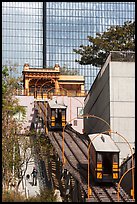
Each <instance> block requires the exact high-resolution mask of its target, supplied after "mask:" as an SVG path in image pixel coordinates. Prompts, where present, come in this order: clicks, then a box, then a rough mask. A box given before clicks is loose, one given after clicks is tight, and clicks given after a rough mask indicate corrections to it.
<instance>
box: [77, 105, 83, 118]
mask: <svg viewBox="0 0 137 204" xmlns="http://www.w3.org/2000/svg"><path fill="white" fill-rule="evenodd" d="M82 115H83V108H82V107H77V117H78V118H83V117H82Z"/></svg>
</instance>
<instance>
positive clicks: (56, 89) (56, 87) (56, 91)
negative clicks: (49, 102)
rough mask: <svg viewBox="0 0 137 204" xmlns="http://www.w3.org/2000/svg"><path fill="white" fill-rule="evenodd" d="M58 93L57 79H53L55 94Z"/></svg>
mask: <svg viewBox="0 0 137 204" xmlns="http://www.w3.org/2000/svg"><path fill="white" fill-rule="evenodd" d="M58 93H59V82H58V80H57V79H55V94H58Z"/></svg>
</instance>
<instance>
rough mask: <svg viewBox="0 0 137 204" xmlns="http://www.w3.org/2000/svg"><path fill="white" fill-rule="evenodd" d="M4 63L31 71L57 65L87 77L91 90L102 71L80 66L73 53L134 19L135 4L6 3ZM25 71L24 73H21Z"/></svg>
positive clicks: (86, 85)
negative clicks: (9, 62) (8, 62)
mask: <svg viewBox="0 0 137 204" xmlns="http://www.w3.org/2000/svg"><path fill="white" fill-rule="evenodd" d="M2 7H3V8H2V32H3V62H6V60H11V61H12V63H13V62H14V63H17V64H19V65H21V69H22V67H23V64H24V63H25V62H28V63H29V64H30V66H31V67H42V66H44V67H46V66H47V67H53V66H54V64H55V63H58V64H59V65H60V66H61V67H62V66H65V67H67V68H69V69H72V70H74V69H75V70H77V71H78V73H79V74H80V75H84V76H85V89H87V90H89V88H90V87H91V85H92V83H93V81H94V79H95V77H96V75H97V73H98V70H99V68H96V67H93V66H92V65H79V64H78V63H76V62H75V59H79V57H80V56H79V55H77V54H76V53H74V52H73V49H78V48H79V46H80V45H81V44H83V45H88V44H89V45H90V43H89V42H88V40H87V36H88V35H89V36H93V37H95V36H96V32H100V33H101V32H103V31H105V30H106V29H107V28H109V27H110V26H111V25H123V23H124V22H125V21H128V20H131V21H133V20H134V19H135V2H44V3H43V2H3V3H2ZM21 71H22V70H21Z"/></svg>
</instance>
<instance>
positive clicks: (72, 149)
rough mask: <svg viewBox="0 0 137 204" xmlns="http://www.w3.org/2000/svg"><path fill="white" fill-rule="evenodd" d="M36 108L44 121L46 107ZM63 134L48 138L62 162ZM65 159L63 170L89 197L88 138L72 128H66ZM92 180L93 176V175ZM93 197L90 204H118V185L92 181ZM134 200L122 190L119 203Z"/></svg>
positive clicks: (59, 132)
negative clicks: (65, 170)
mask: <svg viewBox="0 0 137 204" xmlns="http://www.w3.org/2000/svg"><path fill="white" fill-rule="evenodd" d="M36 106H37V107H38V108H40V110H41V112H42V113H41V116H42V118H43V119H44V114H45V106H44V104H42V103H39V104H38V103H37V104H36ZM62 136H63V134H62V132H61V131H49V133H48V137H49V139H50V141H51V143H52V145H53V147H54V148H55V150H56V152H57V154H58V156H59V158H60V160H61V161H62V158H63V155H62V154H63V152H62V142H63V137H62ZM64 157H65V163H64V164H63V168H64V169H67V170H68V171H69V172H70V174H71V175H72V176H73V177H74V178H75V179H76V180H77V181H78V182H79V184H80V185H81V187H82V188H83V190H84V192H85V194H86V195H88V184H87V180H88V178H87V177H88V138H86V136H85V135H82V134H80V133H78V132H76V131H75V130H74V129H73V128H71V127H70V126H68V127H67V126H66V128H65V131H64ZM91 178H92V175H91ZM90 188H91V189H92V195H91V197H90V202H118V197H117V183H116V184H113V185H111V186H110V185H104V184H100V185H96V184H95V183H94V181H93V180H92V184H91V185H90ZM131 201H133V200H132V199H130V198H129V196H128V195H127V194H126V193H125V191H124V190H123V189H122V188H120V193H119V202H131Z"/></svg>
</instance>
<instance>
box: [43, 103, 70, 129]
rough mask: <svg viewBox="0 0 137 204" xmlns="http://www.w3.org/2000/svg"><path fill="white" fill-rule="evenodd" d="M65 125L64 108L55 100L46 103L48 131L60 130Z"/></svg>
mask: <svg viewBox="0 0 137 204" xmlns="http://www.w3.org/2000/svg"><path fill="white" fill-rule="evenodd" d="M65 124H66V106H65V105H63V104H59V103H57V102H56V101H55V100H51V101H49V102H48V107H47V127H48V130H50V131H52V130H62V129H63V127H64V126H65Z"/></svg>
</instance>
